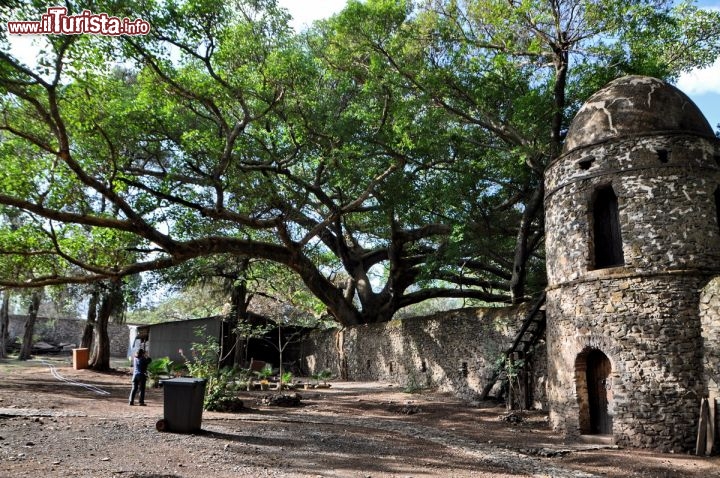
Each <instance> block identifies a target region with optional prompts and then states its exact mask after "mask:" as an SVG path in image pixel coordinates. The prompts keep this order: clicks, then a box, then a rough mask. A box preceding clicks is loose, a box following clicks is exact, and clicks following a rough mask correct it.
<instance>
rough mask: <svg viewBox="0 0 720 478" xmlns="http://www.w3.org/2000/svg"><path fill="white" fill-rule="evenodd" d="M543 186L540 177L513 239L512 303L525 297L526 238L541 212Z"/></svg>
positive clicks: (516, 302) (543, 193)
mask: <svg viewBox="0 0 720 478" xmlns="http://www.w3.org/2000/svg"><path fill="white" fill-rule="evenodd" d="M544 195H545V187H544V184H543V181H542V179H540V182H539V183H538V185H537V187H536V188H535V191H534V192H533V195H532V197H531V198H530V201H529V202H528V203H527V205H526V206H525V211H523V215H522V219H521V220H520V227H519V228H518V233H517V238H516V240H515V257H514V259H513V271H512V278H511V279H510V296H511V298H512V303H513V304H519V303H520V302H522V301H523V299H524V298H525V282H526V279H527V261H528V258H529V257H530V253H531V252H532V251H530V250H529V248H528V238H529V237H530V233H531V232H532V223H533V221H534V220H535V219H536V218H537V217H538V214H542V211H543V208H542V206H543V200H544Z"/></svg>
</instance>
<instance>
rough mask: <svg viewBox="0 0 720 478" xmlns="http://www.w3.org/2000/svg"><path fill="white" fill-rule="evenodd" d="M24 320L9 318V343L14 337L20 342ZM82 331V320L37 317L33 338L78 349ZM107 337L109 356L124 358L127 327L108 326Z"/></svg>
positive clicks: (127, 338) (126, 348)
mask: <svg viewBox="0 0 720 478" xmlns="http://www.w3.org/2000/svg"><path fill="white" fill-rule="evenodd" d="M26 320H27V317H25V316H23V315H11V316H10V327H9V332H10V341H14V340H15V338H16V337H20V340H22V336H23V334H24V333H25V321H26ZM84 330H85V321H84V320H78V319H61V318H57V319H50V318H47V317H38V318H37V321H36V322H35V331H34V332H35V333H34V337H35V341H36V342H38V341H43V342H48V343H51V344H61V343H68V344H74V346H75V347H78V346H79V345H80V341H81V339H82V335H83V331H84ZM108 335H109V336H110V355H111V356H113V357H125V356H126V355H127V352H128V342H129V340H130V332H129V328H128V326H127V325H116V324H108Z"/></svg>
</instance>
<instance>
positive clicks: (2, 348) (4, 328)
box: [0, 290, 10, 358]
mask: <svg viewBox="0 0 720 478" xmlns="http://www.w3.org/2000/svg"><path fill="white" fill-rule="evenodd" d="M9 340H10V291H9V290H5V291H3V297H2V305H1V306H0V358H5V357H7V347H8V341H9Z"/></svg>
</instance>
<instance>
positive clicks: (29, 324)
mask: <svg viewBox="0 0 720 478" xmlns="http://www.w3.org/2000/svg"><path fill="white" fill-rule="evenodd" d="M41 299H42V291H40V290H34V291H33V292H32V295H31V296H30V306H29V307H28V318H27V321H26V322H25V334H24V335H23V342H22V348H21V349H20V356H19V357H18V359H19V360H28V359H29V358H30V357H31V356H32V345H33V334H34V333H35V321H36V320H37V315H38V310H39V309H40V301H41Z"/></svg>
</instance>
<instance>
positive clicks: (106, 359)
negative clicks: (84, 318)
mask: <svg viewBox="0 0 720 478" xmlns="http://www.w3.org/2000/svg"><path fill="white" fill-rule="evenodd" d="M114 297H115V294H114V293H113V291H107V292H105V293H103V295H102V300H101V302H100V310H99V312H98V316H97V323H96V324H95V327H94V330H93V332H94V333H93V348H92V353H91V354H90V363H89V366H90V368H92V369H93V370H98V371H102V372H105V371H108V370H110V336H109V335H108V323H109V322H110V314H112V311H113V309H114V304H113V300H114Z"/></svg>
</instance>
